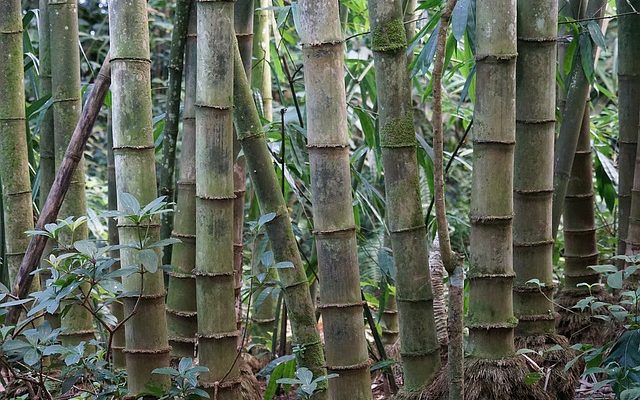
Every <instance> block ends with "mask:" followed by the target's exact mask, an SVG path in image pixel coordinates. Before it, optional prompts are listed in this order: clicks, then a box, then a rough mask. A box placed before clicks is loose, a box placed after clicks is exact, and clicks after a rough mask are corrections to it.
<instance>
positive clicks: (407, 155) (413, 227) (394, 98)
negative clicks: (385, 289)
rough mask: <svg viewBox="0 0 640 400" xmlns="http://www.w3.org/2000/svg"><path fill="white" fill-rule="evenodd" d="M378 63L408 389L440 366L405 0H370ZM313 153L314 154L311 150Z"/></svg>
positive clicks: (416, 386)
mask: <svg viewBox="0 0 640 400" xmlns="http://www.w3.org/2000/svg"><path fill="white" fill-rule="evenodd" d="M368 4H369V15H370V18H369V19H370V21H371V30H372V35H371V40H372V50H373V57H374V62H375V67H376V84H377V87H378V109H379V110H380V141H381V147H382V161H383V167H384V171H385V179H384V182H385V194H386V196H385V197H386V204H387V224H388V227H389V232H390V237H391V247H392V248H393V258H394V262H395V265H396V266H397V267H398V268H397V277H396V290H397V298H396V300H397V303H398V310H399V312H400V348H401V356H402V365H403V369H404V383H405V386H404V390H405V391H408V392H412V391H417V390H420V389H421V388H423V387H424V386H425V385H428V384H429V383H430V382H431V381H432V380H433V377H434V375H435V373H436V372H437V371H438V369H439V368H440V354H439V345H438V340H437V336H436V329H435V320H434V316H433V293H432V289H431V276H430V272H429V269H428V268H425V266H426V265H428V257H429V255H428V252H427V241H426V227H425V225H424V218H423V215H422V200H421V197H420V189H419V187H420V185H419V176H418V175H419V174H418V161H417V156H416V138H415V128H414V126H413V108H412V104H411V82H410V80H409V76H408V71H407V57H406V48H407V40H406V33H405V29H404V23H403V13H402V1H401V0H394V1H392V2H389V1H382V0H369V3H368ZM312 155H313V153H312Z"/></svg>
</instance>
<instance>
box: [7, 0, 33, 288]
mask: <svg viewBox="0 0 640 400" xmlns="http://www.w3.org/2000/svg"><path fill="white" fill-rule="evenodd" d="M22 35H23V32H22V8H21V6H20V1H19V0H4V1H2V2H1V3H0V54H3V58H4V60H3V61H2V62H1V63H0V168H1V170H0V171H1V172H2V173H1V179H2V205H3V208H4V232H3V233H4V239H5V249H4V250H5V253H4V254H5V259H4V260H3V262H4V263H6V265H7V269H8V271H9V282H10V284H11V285H13V284H14V283H15V280H16V277H17V275H18V270H19V269H20V263H21V262H22V259H23V257H24V254H25V250H26V249H27V246H28V245H29V238H28V237H27V235H26V234H25V232H26V231H27V230H30V229H33V207H32V205H31V182H30V177H29V161H28V157H27V134H26V132H25V126H26V125H25V122H26V117H25V108H24V104H25V97H24V71H23V55H22ZM34 282H37V280H34Z"/></svg>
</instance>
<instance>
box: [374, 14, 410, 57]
mask: <svg viewBox="0 0 640 400" xmlns="http://www.w3.org/2000/svg"><path fill="white" fill-rule="evenodd" d="M405 47H407V36H406V33H405V30H404V21H403V20H402V18H399V17H398V18H393V19H390V20H388V21H385V22H383V23H381V24H377V25H376V26H374V27H373V29H372V32H371V48H372V50H373V51H394V50H398V49H403V48H405Z"/></svg>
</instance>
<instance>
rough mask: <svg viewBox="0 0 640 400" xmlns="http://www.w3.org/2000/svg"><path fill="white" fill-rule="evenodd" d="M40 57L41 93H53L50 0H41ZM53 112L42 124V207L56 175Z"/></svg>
mask: <svg viewBox="0 0 640 400" xmlns="http://www.w3.org/2000/svg"><path fill="white" fill-rule="evenodd" d="M39 11H40V13H39V14H40V25H39V27H38V35H39V39H38V41H39V43H40V45H39V47H38V51H39V53H38V54H39V58H40V92H41V93H40V94H41V96H42V97H44V96H47V95H49V96H50V95H51V52H50V43H49V0H40V2H39ZM54 145H55V142H54V138H53V112H52V110H51V108H49V109H48V110H47V111H46V112H45V114H44V117H43V118H42V122H41V124H40V193H39V200H40V202H39V206H40V208H42V206H44V202H45V201H46V200H47V195H48V194H49V190H50V189H51V185H52V184H53V180H54V179H55V176H56V165H55V164H56V161H55V155H54Z"/></svg>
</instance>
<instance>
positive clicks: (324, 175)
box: [298, 0, 430, 399]
mask: <svg viewBox="0 0 640 400" xmlns="http://www.w3.org/2000/svg"><path fill="white" fill-rule="evenodd" d="M298 11H299V15H298V17H299V18H298V20H299V26H298V32H299V34H300V39H301V43H302V53H303V63H304V68H305V74H304V82H305V88H306V94H307V109H306V111H307V136H308V149H309V163H310V166H311V186H312V195H313V196H312V197H313V200H312V201H313V218H314V226H315V235H316V245H317V252H318V269H319V271H320V281H321V282H322V284H321V285H320V299H321V304H320V305H319V306H318V307H319V308H320V310H321V312H322V319H323V321H324V333H325V336H324V338H325V349H326V357H327V369H328V370H329V371H330V372H335V373H338V374H340V376H339V377H337V378H334V379H331V380H329V397H330V398H332V399H352V398H357V399H371V396H372V394H371V378H370V376H369V362H368V355H367V346H366V339H365V336H364V326H363V321H362V298H361V295H360V277H359V268H358V258H357V251H356V227H355V221H354V216H353V208H352V201H353V199H352V194H351V190H350V184H351V176H350V175H351V174H350V167H349V145H348V138H347V133H348V132H347V111H346V104H345V103H344V101H343V100H344V99H345V86H344V70H343V62H344V56H343V48H344V44H343V37H342V29H341V27H340V18H339V11H338V3H337V2H335V1H332V0H315V1H313V0H301V1H300V2H298ZM402 33H403V34H404V32H402ZM388 194H389V193H388ZM391 195H392V196H394V195H395V194H391ZM391 220H392V221H393V219H391ZM392 240H393V239H392ZM398 250H400V251H402V249H401V248H400V247H397V248H396V251H398ZM425 261H426V260H425ZM425 265H426V263H425ZM423 267H424V265H423ZM403 283H404V282H403ZM422 283H423V284H425V286H426V287H429V284H430V282H428V281H426V282H422ZM398 286H399V287H400V286H401V284H398ZM410 295H413V294H410ZM400 296H402V295H400ZM400 296H399V297H400ZM427 297H428V295H423V296H421V297H420V298H419V299H418V300H420V301H422V300H427V301H428V299H427ZM407 300H408V298H407ZM425 316H426V315H425ZM407 317H410V315H407ZM421 333H425V334H427V335H428V334H429V332H428V331H425V332H421ZM405 345H406V344H405ZM409 346H410V347H408V348H411V346H412V344H409ZM417 348H422V349H425V348H426V347H422V346H420V347H417ZM419 355H423V354H419ZM418 359H419V357H418ZM410 369H411V368H410Z"/></svg>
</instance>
